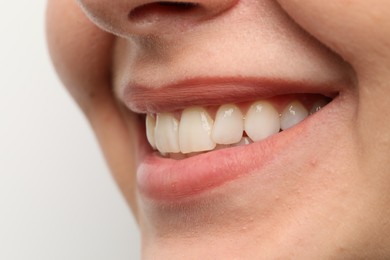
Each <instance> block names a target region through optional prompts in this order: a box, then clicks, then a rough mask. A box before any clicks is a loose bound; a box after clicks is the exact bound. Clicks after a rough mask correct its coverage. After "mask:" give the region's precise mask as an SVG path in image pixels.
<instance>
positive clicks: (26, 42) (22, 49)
mask: <svg viewBox="0 0 390 260" xmlns="http://www.w3.org/2000/svg"><path fill="white" fill-rule="evenodd" d="M69 1H71V0H69ZM44 9H45V0H33V1H28V0H24V1H23V0H22V1H15V0H2V2H1V3H0V10H1V15H0V33H1V34H0V37H1V38H0V259H5V260H16V259H18V260H19V259H23V260H26V259H27V260H31V259H32V260H35V259H36V260H58V259H64V260H65V259H66V260H74V259H80V260H81V259H82V260H88V259H91V260H92V259H93V260H99V259H105V260H107V259H110V260H111V259H112V260H121V259H138V258H139V251H140V250H139V246H140V242H139V233H138V229H137V227H136V225H135V223H134V219H133V217H132V216H131V213H130V210H129V209H128V208H127V206H126V203H125V201H124V199H123V198H122V196H121V194H120V192H119V191H118V189H117V187H116V186H115V183H114V181H113V179H112V177H111V176H110V174H109V171H108V169H107V166H106V165H105V162H104V160H103V158H102V155H101V153H100V150H99V148H98V146H97V143H96V140H95V138H94V136H93V134H92V131H91V130H90V128H89V125H88V123H87V122H86V120H85V118H84V117H83V115H82V114H81V113H80V111H79V110H78V108H77V106H76V105H75V104H74V103H73V101H72V100H71V98H70V97H69V95H68V93H67V92H66V91H65V89H64V88H63V87H62V86H61V84H60V82H59V81H58V79H57V78H56V75H55V74H54V71H53V69H52V67H51V64H50V62H49V58H48V54H47V51H46V43H45V36H44Z"/></svg>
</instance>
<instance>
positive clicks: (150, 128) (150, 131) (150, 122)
mask: <svg viewBox="0 0 390 260" xmlns="http://www.w3.org/2000/svg"><path fill="white" fill-rule="evenodd" d="M155 127H156V119H155V118H154V117H152V116H151V115H149V114H147V115H146V137H147V138H148V141H149V144H150V145H151V146H152V147H153V149H156V142H155V138H154V129H155Z"/></svg>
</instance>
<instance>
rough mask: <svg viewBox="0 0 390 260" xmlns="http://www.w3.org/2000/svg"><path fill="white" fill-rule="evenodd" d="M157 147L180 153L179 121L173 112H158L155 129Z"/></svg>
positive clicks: (165, 151)
mask: <svg viewBox="0 0 390 260" xmlns="http://www.w3.org/2000/svg"><path fill="white" fill-rule="evenodd" d="M154 136H155V141H156V147H157V149H158V150H159V151H160V152H163V153H178V152H180V148H179V121H178V120H177V119H176V118H175V117H174V116H173V114H171V113H161V114H157V119H156V128H155V130H154Z"/></svg>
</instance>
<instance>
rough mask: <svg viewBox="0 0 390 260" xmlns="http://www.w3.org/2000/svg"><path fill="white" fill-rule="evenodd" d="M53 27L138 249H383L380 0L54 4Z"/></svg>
mask: <svg viewBox="0 0 390 260" xmlns="http://www.w3.org/2000/svg"><path fill="white" fill-rule="evenodd" d="M47 32H48V42H49V49H50V53H51V56H52V59H53V63H54V65H55V67H56V69H57V71H58V74H59V75H60V77H61V79H62V81H63V82H64V84H65V86H66V87H67V88H68V90H69V91H70V93H71V94H72V95H73V97H74V98H75V100H76V101H77V102H78V104H79V105H80V107H81V108H82V110H83V112H84V113H85V114H86V116H87V117H88V119H89V121H90V122H91V125H92V127H93V129H94V131H95V133H96V136H97V138H98V140H99V142H100V144H101V147H102V149H103V151H104V154H105V156H106V159H107V161H108V163H109V165H110V167H111V170H112V173H113V175H114V177H115V178H116V180H117V182H118V184H119V186H120V188H121V190H122V192H123V194H124V195H125V197H126V199H127V200H128V202H129V205H130V206H131V208H132V210H133V212H134V214H135V216H136V218H137V221H138V223H139V226H140V230H141V235H142V253H143V257H144V258H145V259H149V258H158V259H230V258H231V259H274V258H282V259H284V258H294V259H323V258H325V259H326V258H336V259H338V258H342V259H345V258H367V259H379V258H382V259H383V258H389V257H390V252H389V251H390V249H389V248H390V247H389V246H390V238H389V236H388V234H389V231H390V225H389V219H390V207H389V206H388V205H390V193H389V191H390V170H389V169H390V157H389V152H390V134H389V133H388V132H389V130H390V118H389V117H390V105H389V102H387V99H388V98H387V97H388V95H390V87H389V86H388V82H389V79H388V78H389V77H390V73H389V67H390V4H389V3H388V2H386V1H380V0H376V1H370V2H368V1H362V0H359V1H339V0H330V1H325V2H323V1H313V0H306V1H298V0H290V1H285V0H279V1H271V0H258V1H255V0H211V1H206V0H195V1H192V0H190V1H189V2H183V1H180V0H179V1H161V2H158V1H146V0H134V1H131V0H127V1H125V0H116V1H109V0H79V1H78V4H76V3H74V2H73V1H67V0H55V1H54V0H53V1H49V3H48V12H47ZM145 121H146V128H145Z"/></svg>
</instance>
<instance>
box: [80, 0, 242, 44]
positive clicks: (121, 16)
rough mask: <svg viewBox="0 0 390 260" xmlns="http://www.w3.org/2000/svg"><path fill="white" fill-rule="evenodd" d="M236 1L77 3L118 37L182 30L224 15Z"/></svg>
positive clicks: (87, 0) (100, 0)
mask: <svg viewBox="0 0 390 260" xmlns="http://www.w3.org/2000/svg"><path fill="white" fill-rule="evenodd" d="M238 1H239V0H186V1H183V0H165V1H155V0H132V1H130V0H112V1H108V0H79V2H80V3H81V5H82V6H83V8H84V10H85V11H86V12H87V14H88V15H89V16H90V17H91V18H92V19H93V20H94V21H95V22H96V23H97V24H98V25H100V26H101V27H103V29H106V30H108V31H111V32H113V33H115V34H119V35H121V36H125V37H126V36H131V35H155V34H162V33H175V32H177V31H184V30H186V29H188V28H190V27H192V26H195V25H196V24H199V23H201V22H203V21H207V20H209V19H213V18H214V17H216V16H218V15H220V14H221V13H224V12H226V11H227V10H229V9H230V8H231V7H232V6H234V5H235V4H236V3H237V2H238Z"/></svg>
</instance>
